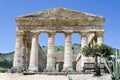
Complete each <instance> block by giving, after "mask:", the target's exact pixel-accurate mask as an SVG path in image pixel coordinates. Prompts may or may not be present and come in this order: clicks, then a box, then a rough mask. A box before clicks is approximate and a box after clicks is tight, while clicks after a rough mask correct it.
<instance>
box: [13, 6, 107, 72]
mask: <svg viewBox="0 0 120 80" xmlns="http://www.w3.org/2000/svg"><path fill="white" fill-rule="evenodd" d="M15 21H16V23H17V29H16V35H17V36H16V46H15V54H14V62H13V68H14V69H17V70H28V71H40V70H41V71H42V70H43V69H45V70H46V71H55V56H54V55H55V53H54V42H55V34H56V33H64V35H65V44H64V65H63V71H73V66H72V61H73V60H72V55H71V54H72V53H71V35H72V33H79V34H80V35H81V43H80V44H81V48H83V47H84V46H92V45H94V44H98V45H101V44H102V43H103V34H104V27H103V23H104V21H105V18H103V17H101V16H96V15H93V14H88V13H83V12H79V11H74V10H69V9H65V8H54V9H48V10H44V11H41V12H37V13H33V14H29V15H25V16H20V17H16V18H15ZM41 33H47V34H48V47H47V58H46V55H45V54H44V52H43V50H42V49H41V47H40V45H39V44H38V36H39V35H40V34H41ZM89 59H90V58H87V57H85V56H83V55H82V54H81V52H80V53H79V55H78V56H77V58H76V61H77V65H76V70H77V71H80V70H81V68H82V67H83V64H84V62H87V61H90V60H89Z"/></svg>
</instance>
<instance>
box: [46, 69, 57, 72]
mask: <svg viewBox="0 0 120 80" xmlns="http://www.w3.org/2000/svg"><path fill="white" fill-rule="evenodd" d="M45 72H56V70H55V69H50V68H49V69H48V68H47V69H45Z"/></svg>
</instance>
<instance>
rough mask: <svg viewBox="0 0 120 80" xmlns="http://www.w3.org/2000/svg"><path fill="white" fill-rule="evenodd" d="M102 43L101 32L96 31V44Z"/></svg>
mask: <svg viewBox="0 0 120 80" xmlns="http://www.w3.org/2000/svg"><path fill="white" fill-rule="evenodd" d="M103 43H104V40H103V32H98V33H97V44H98V45H101V44H103Z"/></svg>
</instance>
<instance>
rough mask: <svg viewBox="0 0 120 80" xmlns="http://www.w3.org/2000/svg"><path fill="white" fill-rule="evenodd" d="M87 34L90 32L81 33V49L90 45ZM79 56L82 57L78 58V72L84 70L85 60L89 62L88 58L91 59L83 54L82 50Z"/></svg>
mask: <svg viewBox="0 0 120 80" xmlns="http://www.w3.org/2000/svg"><path fill="white" fill-rule="evenodd" d="M87 35H88V33H86V32H82V33H81V49H82V48H84V47H85V46H87V45H88V37H87ZM78 57H80V58H78V60H77V65H76V71H77V72H79V71H82V70H83V67H84V62H88V59H89V58H87V57H85V56H83V55H82V54H81V52H80V54H79V55H78Z"/></svg>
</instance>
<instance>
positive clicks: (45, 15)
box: [16, 8, 104, 20]
mask: <svg viewBox="0 0 120 80" xmlns="http://www.w3.org/2000/svg"><path fill="white" fill-rule="evenodd" d="M16 19H17V20H18V19H32V20H44V19H48V20H49V19H81V20H82V19H89V20H104V18H103V17H102V16H96V15H93V14H89V13H84V12H79V11H74V10H69V9H65V8H53V9H48V10H44V11H41V12H37V13H33V14H29V15H25V16H21V17H17V18H16Z"/></svg>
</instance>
